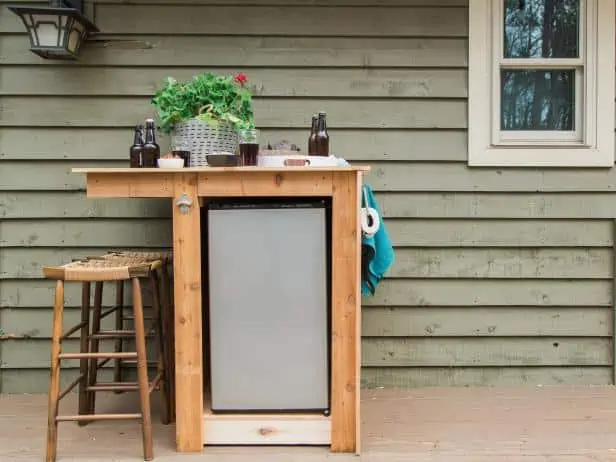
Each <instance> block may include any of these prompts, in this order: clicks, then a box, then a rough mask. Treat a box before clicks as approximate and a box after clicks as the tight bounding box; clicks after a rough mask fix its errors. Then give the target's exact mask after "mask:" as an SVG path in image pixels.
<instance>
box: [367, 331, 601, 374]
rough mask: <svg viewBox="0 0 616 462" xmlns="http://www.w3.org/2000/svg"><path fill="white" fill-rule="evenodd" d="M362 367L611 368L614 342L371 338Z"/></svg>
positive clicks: (533, 339)
mask: <svg viewBox="0 0 616 462" xmlns="http://www.w3.org/2000/svg"><path fill="white" fill-rule="evenodd" d="M362 364H363V365H364V366H371V367H376V366H380V367H395V366H400V367H409V366H423V367H426V366H441V367H444V366H449V367H462V366H610V365H611V364H612V346H611V340H610V339H609V338H582V339H580V338H574V337H548V338H474V337H471V338H466V339H464V340H463V341H461V339H459V338H438V339H436V338H434V339H421V338H383V339H379V338H369V339H365V340H364V341H363V342H362Z"/></svg>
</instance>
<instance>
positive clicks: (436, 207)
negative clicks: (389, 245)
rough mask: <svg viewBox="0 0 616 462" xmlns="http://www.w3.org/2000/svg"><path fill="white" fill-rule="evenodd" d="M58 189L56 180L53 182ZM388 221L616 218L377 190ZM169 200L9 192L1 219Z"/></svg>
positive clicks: (159, 212)
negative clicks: (398, 219) (401, 219)
mask: <svg viewBox="0 0 616 462" xmlns="http://www.w3.org/2000/svg"><path fill="white" fill-rule="evenodd" d="M52 184H54V186H55V182H54V183H52ZM376 198H377V200H378V202H379V205H380V207H381V212H382V213H383V215H384V216H385V217H386V218H413V219H416V218H430V219H443V218H445V219H447V218H450V219H460V218H461V219H468V218H473V219H479V220H484V219H498V220H509V221H510V222H511V223H512V225H513V223H514V222H515V220H526V221H528V220H534V219H538V220H541V221H542V220H562V219H573V220H578V219H592V220H606V219H607V220H609V219H611V218H612V217H614V216H616V201H614V196H613V194H612V193H593V194H586V193H576V192H571V193H514V194H512V193H472V192H465V193H451V192H450V193H438V192H426V193H422V192H399V193H390V192H377V193H376ZM170 216H171V208H170V204H169V201H167V200H151V199H148V200H139V199H131V200H121V199H120V200H119V199H87V200H86V194H85V192H82V191H78V190H68V191H64V190H44V191H36V190H30V191H6V192H4V193H3V194H2V195H0V217H2V218H4V219H28V218H55V217H62V218H167V217H170Z"/></svg>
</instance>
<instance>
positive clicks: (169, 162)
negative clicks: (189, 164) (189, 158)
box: [158, 158, 184, 168]
mask: <svg viewBox="0 0 616 462" xmlns="http://www.w3.org/2000/svg"><path fill="white" fill-rule="evenodd" d="M158 167H159V168H183V167H184V159H175V158H173V159H163V158H161V159H158Z"/></svg>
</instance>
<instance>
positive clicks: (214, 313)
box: [204, 199, 331, 413]
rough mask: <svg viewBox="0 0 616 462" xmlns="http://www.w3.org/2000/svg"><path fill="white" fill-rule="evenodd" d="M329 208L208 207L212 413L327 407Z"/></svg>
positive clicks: (319, 203)
mask: <svg viewBox="0 0 616 462" xmlns="http://www.w3.org/2000/svg"><path fill="white" fill-rule="evenodd" d="M330 210H331V209H330V207H329V203H328V202H326V201H325V200H306V201H298V200H297V199H293V200H292V201H291V200H288V201H286V200H277V201H272V200H269V201H268V200H249V201H247V200H235V201H232V200H229V201H218V202H210V203H208V204H206V206H205V214H206V215H207V217H206V222H207V225H206V233H207V243H206V246H207V251H206V253H207V265H208V268H207V275H208V282H207V284H208V287H207V291H206V293H207V297H208V301H207V302H208V305H209V308H208V310H209V319H208V328H209V346H208V349H209V355H208V356H209V362H210V364H209V366H210V374H209V375H210V391H211V405H212V411H214V412H224V411H302V410H305V411H315V410H316V411H323V412H324V413H327V412H328V409H329V376H330V370H329V367H330V366H329V364H330V361H329V352H330V341H329V339H330V321H329V319H330V306H329V304H330V297H329V293H330V282H329V281H330V273H331V271H330V268H331V265H330V259H331V251H330V234H331V233H330V231H329V229H330ZM204 244H205V242H204Z"/></svg>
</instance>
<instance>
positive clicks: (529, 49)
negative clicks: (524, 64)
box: [502, 0, 580, 58]
mask: <svg viewBox="0 0 616 462" xmlns="http://www.w3.org/2000/svg"><path fill="white" fill-rule="evenodd" d="M502 1H504V2H505V27H504V31H505V37H504V41H503V42H504V50H503V55H504V57H505V58H577V57H578V53H579V44H578V37H579V33H578V27H579V23H580V0H502Z"/></svg>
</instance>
